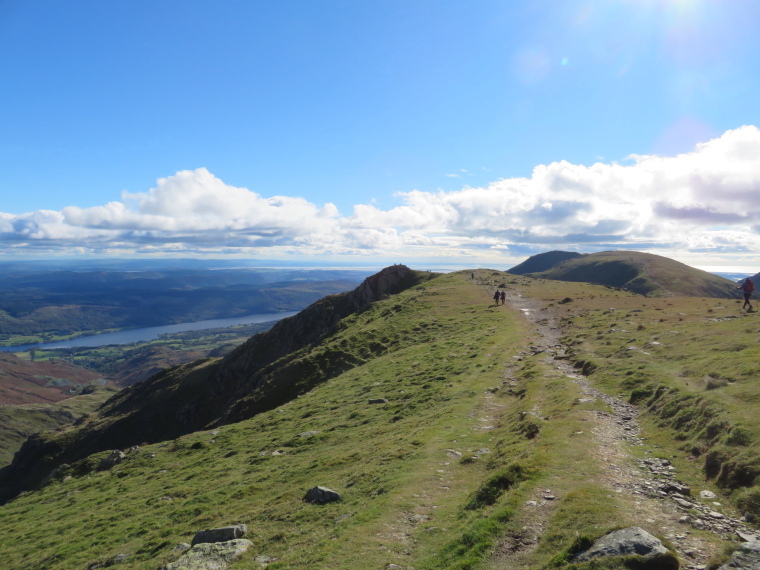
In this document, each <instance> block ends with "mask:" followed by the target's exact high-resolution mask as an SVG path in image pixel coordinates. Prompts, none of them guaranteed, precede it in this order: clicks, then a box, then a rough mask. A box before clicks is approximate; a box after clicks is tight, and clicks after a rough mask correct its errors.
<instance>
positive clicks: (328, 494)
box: [303, 486, 342, 505]
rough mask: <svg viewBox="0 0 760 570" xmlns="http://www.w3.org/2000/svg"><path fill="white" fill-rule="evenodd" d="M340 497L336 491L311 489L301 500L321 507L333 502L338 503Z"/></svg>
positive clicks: (322, 488) (325, 488)
mask: <svg viewBox="0 0 760 570" xmlns="http://www.w3.org/2000/svg"><path fill="white" fill-rule="evenodd" d="M341 499H342V497H341V496H340V494H339V493H337V492H336V491H333V490H332V489H328V488H327V487H320V486H316V487H312V488H311V489H309V490H308V491H306V494H305V495H304V497H303V500H304V501H305V502H307V503H314V504H318V505H323V504H325V503H332V502H334V501H340V500H341Z"/></svg>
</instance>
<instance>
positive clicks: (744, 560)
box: [718, 540, 760, 570]
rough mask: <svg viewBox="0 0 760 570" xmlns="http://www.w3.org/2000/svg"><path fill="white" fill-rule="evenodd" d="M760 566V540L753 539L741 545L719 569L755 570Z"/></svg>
mask: <svg viewBox="0 0 760 570" xmlns="http://www.w3.org/2000/svg"><path fill="white" fill-rule="evenodd" d="M757 568H760V542H758V541H756V540H753V541H752V542H745V543H744V544H741V545H739V548H737V549H736V550H735V551H734V553H733V554H732V555H731V558H730V560H729V561H728V562H726V563H725V564H724V565H723V566H721V567H720V568H718V570H736V569H744V570H755V569H757Z"/></svg>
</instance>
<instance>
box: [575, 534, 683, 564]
mask: <svg viewBox="0 0 760 570" xmlns="http://www.w3.org/2000/svg"><path fill="white" fill-rule="evenodd" d="M632 554H635V555H638V556H656V555H663V554H668V549H667V548H665V547H664V546H663V545H662V542H660V540H659V539H658V538H656V537H654V536H652V535H651V534H649V533H648V532H647V531H645V530H644V529H642V528H639V527H637V526H631V527H628V528H623V529H620V530H616V531H614V532H611V533H609V534H607V535H605V536H603V537H602V538H600V539H599V540H597V541H596V542H595V543H594V544H592V545H591V548H589V549H588V550H586V551H585V552H582V553H581V554H579V555H578V556H576V560H578V561H579V562H581V561H585V560H591V559H592V558H601V557H603V556H630V555H632Z"/></svg>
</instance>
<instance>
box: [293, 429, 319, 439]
mask: <svg viewBox="0 0 760 570" xmlns="http://www.w3.org/2000/svg"><path fill="white" fill-rule="evenodd" d="M318 433H319V432H318V431H315V430H312V431H305V432H302V433H299V434H298V437H304V438H306V437H312V436H315V435H317V434H318Z"/></svg>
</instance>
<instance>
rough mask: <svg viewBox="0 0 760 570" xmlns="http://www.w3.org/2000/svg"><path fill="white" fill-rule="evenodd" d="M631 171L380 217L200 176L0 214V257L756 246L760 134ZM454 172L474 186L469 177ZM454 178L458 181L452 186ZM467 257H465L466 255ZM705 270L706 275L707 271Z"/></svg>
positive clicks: (403, 205)
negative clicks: (90, 203)
mask: <svg viewBox="0 0 760 570" xmlns="http://www.w3.org/2000/svg"><path fill="white" fill-rule="evenodd" d="M630 158H631V163H630V164H626V165H620V164H614V163H613V164H605V163H601V162H599V163H596V164H593V165H591V166H583V165H576V164H571V163H569V162H566V161H559V162H554V163H551V164H547V165H538V166H536V167H535V168H534V170H533V172H532V174H531V176H530V177H529V178H509V179H501V180H497V181H495V182H492V183H491V184H489V185H488V186H486V187H479V188H470V187H465V188H462V189H460V190H457V191H453V192H444V191H437V192H424V191H420V190H412V191H409V192H404V193H399V194H397V195H396V198H397V199H398V200H399V201H400V205H398V206H396V207H394V208H390V209H387V210H383V209H380V208H378V207H377V206H376V205H373V204H357V205H355V206H354V208H353V210H352V212H351V214H350V215H348V216H344V217H341V216H340V214H339V212H338V209H337V208H336V207H335V206H334V205H333V204H331V203H326V204H321V205H318V204H313V203H311V202H309V201H307V200H305V199H303V198H298V197H289V196H272V197H264V196H261V195H259V194H257V193H255V192H252V191H250V190H248V189H246V188H238V187H233V186H229V185H227V184H225V183H224V182H223V181H222V180H220V179H218V178H216V177H215V176H214V175H213V174H211V173H210V172H208V171H207V170H206V169H203V168H200V169H197V170H193V171H182V172H178V173H176V174H175V175H173V176H169V177H166V178H161V179H159V180H158V181H157V183H156V186H155V188H152V189H150V190H148V191H146V192H141V193H128V192H125V193H123V195H122V197H121V200H120V201H114V202H109V203H107V204H104V205H102V206H97V207H92V208H79V207H77V206H69V207H66V208H63V210H61V211H60V212H57V211H50V210H40V211H37V212H32V213H29V214H23V215H19V216H15V215H11V214H2V213H0V251H2V249H5V250H6V251H12V250H13V251H20V250H28V251H43V252H44V251H47V252H52V251H56V250H64V249H66V250H69V251H70V250H72V248H81V250H82V251H90V252H99V253H109V254H112V255H113V254H115V253H118V252H125V253H126V252H135V251H139V252H157V253H167V252H170V253H174V252H176V253H184V254H187V253H214V252H217V253H221V252H225V253H227V252H234V253H241V254H243V253H246V254H252V255H253V254H261V255H269V254H278V255H317V254H320V253H330V254H334V255H378V254H385V255H389V256H394V257H397V258H399V259H403V258H404V256H407V255H412V254H413V255H415V256H419V255H426V256H451V255H452V253H453V252H458V251H460V250H465V251H468V252H469V254H472V255H476V256H478V255H479V256H492V257H493V256H496V257H494V258H495V259H504V258H505V257H509V256H517V257H519V256H524V255H526V254H530V253H535V252H537V251H545V250H546V249H560V248H563V249H573V250H578V251H598V250H601V249H612V248H616V247H619V248H638V249H644V250H646V249H648V248H649V249H652V250H653V251H654V250H655V248H657V249H656V251H659V252H660V253H664V252H665V251H673V252H680V253H679V255H682V256H688V255H692V254H696V253H699V254H700V255H701V256H702V258H704V259H706V258H707V257H708V256H710V255H715V256H723V258H725V256H726V255H731V254H732V253H735V254H736V255H743V256H745V257H746V255H747V252H752V251H757V250H758V248H759V247H760V130H758V129H757V128H756V127H754V126H746V127H741V128H739V129H736V130H733V131H728V132H726V133H724V134H723V135H722V136H721V137H719V138H716V139H713V140H710V141H707V142H705V143H702V144H699V145H697V146H696V147H695V148H694V150H693V151H692V152H689V153H684V154H680V155H676V156H669V157H665V156H654V155H636V156H632V157H630ZM460 172H463V173H466V172H467V171H466V170H464V169H460ZM454 176H459V175H454ZM469 254H468V255H469ZM704 263H707V261H705V262H704Z"/></svg>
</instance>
